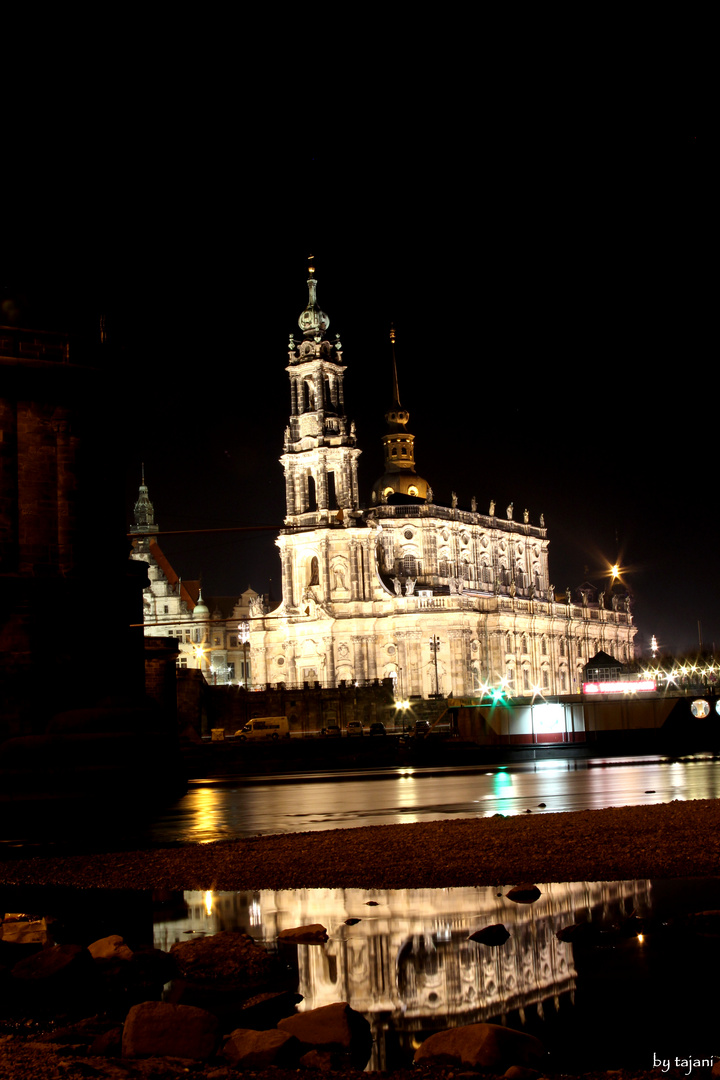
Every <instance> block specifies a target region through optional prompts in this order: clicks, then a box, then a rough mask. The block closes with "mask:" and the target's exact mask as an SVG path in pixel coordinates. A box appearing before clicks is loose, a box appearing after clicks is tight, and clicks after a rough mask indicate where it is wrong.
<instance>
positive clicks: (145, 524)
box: [132, 462, 158, 533]
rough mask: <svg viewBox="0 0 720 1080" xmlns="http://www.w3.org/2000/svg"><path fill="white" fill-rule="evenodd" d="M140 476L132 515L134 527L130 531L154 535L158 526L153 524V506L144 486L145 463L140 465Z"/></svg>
mask: <svg viewBox="0 0 720 1080" xmlns="http://www.w3.org/2000/svg"><path fill="white" fill-rule="evenodd" d="M140 476H141V480H140V490H139V491H138V499H137V502H136V503H135V511H134V514H133V516H134V518H135V526H134V528H133V530H132V531H133V532H135V533H156V532H158V526H157V525H156V524H155V511H154V509H153V504H152V503H151V502H150V496H149V495H148V489H147V487H146V486H145V462H143V463H142V466H141V469H140Z"/></svg>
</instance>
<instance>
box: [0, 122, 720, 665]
mask: <svg viewBox="0 0 720 1080" xmlns="http://www.w3.org/2000/svg"><path fill="white" fill-rule="evenodd" d="M598 116H599V113H596V115H595V117H594V119H593V120H592V122H589V123H586V124H585V125H578V124H577V118H578V117H577V114H576V115H574V116H566V117H560V118H558V117H555V118H554V119H553V120H552V122H549V121H548V120H547V118H545V117H543V115H542V111H541V110H538V111H535V112H528V113H527V115H526V116H525V117H524V119H523V122H522V123H521V124H518V123H514V124H509V125H508V124H505V123H503V122H502V120H501V119H499V118H498V119H496V120H495V121H494V122H493V123H490V124H486V123H483V124H479V123H478V124H472V123H469V122H468V119H469V117H468V114H467V113H466V114H464V115H463V116H461V117H454V118H453V117H450V118H449V119H448V120H447V122H446V123H445V124H443V125H442V126H441V127H437V125H436V124H435V125H430V127H431V130H430V131H429V130H428V128H427V126H426V125H425V124H420V123H418V122H416V119H417V118H415V120H413V119H412V118H411V119H408V120H407V123H403V121H402V117H401V116H399V115H398V116H396V117H395V127H394V130H393V132H392V133H390V132H389V131H387V133H386V134H385V135H381V134H380V133H379V132H378V130H377V129H375V128H373V127H372V126H367V125H365V124H363V123H360V122H359V121H358V122H356V123H355V124H354V126H352V125H351V126H350V127H348V129H347V130H346V131H344V133H343V138H342V139H341V140H335V141H333V140H328V139H326V138H324V137H321V135H320V134H319V128H322V126H323V125H322V122H321V121H320V120H318V130H316V131H315V133H314V134H313V132H312V131H310V132H308V131H307V130H304V129H302V125H300V124H299V125H298V128H297V130H296V132H295V134H294V135H287V136H286V135H285V134H283V135H279V134H278V136H277V138H274V137H273V132H272V130H270V129H268V127H267V125H265V126H263V127H262V131H261V133H258V132H260V127H258V132H255V133H248V132H245V134H244V135H243V134H242V131H241V128H242V125H240V126H239V127H238V128H235V129H233V130H231V131H230V132H228V131H227V130H225V129H224V128H222V126H221V122H220V119H218V118H213V117H209V118H208V120H207V123H206V124H205V125H204V126H202V127H199V126H197V125H195V126H194V127H193V128H192V131H191V132H190V133H188V130H187V129H186V128H185V127H184V126H183V124H182V123H181V120H180V118H179V115H176V114H175V113H171V114H168V116H165V117H163V116H156V115H153V116H148V115H142V116H141V117H138V115H137V113H131V112H129V113H128V114H127V115H125V114H124V113H123V111H122V108H121V107H120V106H119V105H118V106H117V109H116V110H115V111H113V113H112V116H111V117H110V118H109V119H108V118H106V121H105V122H104V124H103V125H101V126H100V128H98V129H97V130H96V129H94V128H91V127H90V126H89V125H82V124H80V125H79V126H76V127H73V126H72V125H70V127H69V128H68V126H67V125H65V126H63V125H62V124H60V123H59V118H58V117H53V115H52V114H51V115H50V116H49V118H48V117H46V118H45V122H44V124H43V126H42V128H41V131H40V132H39V133H38V132H36V133H34V137H33V139H32V140H30V139H28V143H27V149H28V150H29V149H30V144H31V143H32V148H33V149H32V153H29V156H25V157H23V160H24V162H25V165H24V167H23V168H21V169H20V170H19V172H18V174H17V175H16V176H14V177H13V180H12V187H11V190H10V192H9V194H8V193H6V195H5V226H6V227H5V244H4V246H3V249H2V262H1V265H0V269H1V275H0V294H1V295H0V301H2V302H4V304H5V308H4V316H3V319H2V321H12V320H15V321H17V322H18V324H19V325H31V324H34V325H43V326H46V327H53V328H69V329H71V330H72V331H73V332H74V333H76V335H78V336H79V337H80V338H82V337H85V338H87V337H89V336H90V335H92V334H93V333H94V327H95V326H96V324H97V320H98V317H99V314H100V313H101V312H104V313H105V315H106V317H107V326H108V332H109V334H110V336H111V338H112V340H113V342H114V345H115V347H116V349H117V352H116V358H117V359H116V362H117V365H118V380H119V381H121V380H131V382H132V385H133V388H134V389H133V394H132V399H133V401H132V404H131V405H130V406H129V407H128V409H127V417H126V423H124V425H123V427H124V436H123V438H124V442H125V447H124V450H125V456H126V461H127V478H126V489H125V491H124V492H119V493H118V498H120V499H123V498H124V500H125V505H126V514H127V521H128V524H129V523H130V521H131V519H132V505H133V502H134V499H135V497H136V494H137V486H138V483H139V480H140V467H141V462H144V463H145V473H146V480H147V483H148V486H149V490H150V497H151V499H152V500H153V502H154V505H155V512H156V520H157V521H158V523H159V525H160V528H161V529H167V530H172V529H197V530H203V529H210V528H226V527H234V526H245V525H271V526H274V527H276V528H279V527H280V526H281V524H282V518H283V514H284V481H283V474H282V469H281V467H280V465H279V463H278V458H279V456H280V454H281V452H282V438H283V431H284V428H285V425H286V423H287V417H288V412H289V384H288V379H287V374H286V372H285V366H286V364H287V340H288V335H289V333H291V332H295V333H296V334H297V333H298V328H297V318H298V315H299V313H300V311H301V310H302V309H303V307H304V306H305V303H306V300H307V288H306V285H305V281H306V277H307V272H306V268H307V265H308V255H309V254H312V255H313V256H314V260H313V264H314V265H315V266H316V269H317V273H316V277H317V279H318V300H319V303H320V305H321V307H322V308H323V310H324V311H326V312H327V314H328V315H329V317H330V333H331V334H334V333H336V332H339V333H340V334H341V339H342V342H343V346H344V360H345V363H346V364H347V372H346V376H345V400H346V406H347V413H348V417H349V419H351V420H355V422H356V425H357V432H358V438H359V445H360V447H361V449H362V451H363V454H362V457H361V464H360V477H361V487H362V497H363V499H364V500H366V501H367V500H368V499H369V489H370V487H371V485H372V483H373V481H374V480H375V479H376V477H377V476H378V475H380V473H381V472H382V471H383V463H382V450H381V445H380V435H381V433H382V431H383V428H384V420H383V414H384V412H385V411H386V409H387V408H388V407H389V405H390V400H391V369H390V349H389V343H388V330H389V326H390V323H391V322H393V323H394V325H395V328H396V333H397V346H396V355H397V362H398V373H399V381H400V396H401V400H402V404H403V406H404V407H405V408H406V409H408V410H409V412H410V423H409V430H410V431H411V432H412V433H413V434H414V435H415V436H416V443H415V447H416V462H417V470H418V472H419V473H420V474H421V475H423V476H425V477H426V478H427V479H428V481H429V482H430V484H431V486H432V488H433V492H434V496H435V501H436V502H438V503H441V504H446V505H449V504H450V498H451V492H452V491H456V492H457V495H458V499H459V505H460V507H466V508H468V509H469V505H470V500H471V498H472V496H476V497H477V500H478V507H479V509H480V511H481V512H486V511H487V507H488V504H489V502H490V499H495V501H496V503H497V507H498V511H499V512H500V513H501V514H502V513H504V508H505V507H506V506H507V504H508V503H509V502H510V501H513V502H514V506H515V516H516V517H520V518H521V515H522V511H523V509H524V508H525V507H527V508H528V510H529V512H530V520H531V521H532V522H535V523H537V521H538V519H539V515H540V513H541V512H543V513H544V515H545V521H546V524H547V527H548V535H549V538H550V571H551V580H552V582H553V583H554V584H555V586H556V589H557V590H558V591H559V592H564V591H565V588H566V586H567V585H573V586H575V585H577V584H579V583H580V582H581V581H583V580H586V579H589V580H591V581H593V582H596V583H598V584H600V583H601V582H602V581H603V576H602V575H603V574H604V573H606V572H607V570H608V569H609V566H610V565H611V564H612V563H613V562H616V561H618V562H619V563H620V564H621V566H622V567H623V568H625V573H624V577H623V580H624V581H625V583H626V585H627V587H628V589H629V590H630V592H631V593H632V594H633V596H634V598H635V603H634V614H635V619H636V623H637V625H638V626H639V628H640V632H639V634H638V639H637V640H638V642H639V644H640V645H641V646H642V647H643V650H644V654H645V655H647V649H648V646H649V642H650V637H651V635H653V634H655V635H656V636H657V639H658V641H659V643H660V644H661V646H663V647H665V648H666V649H668V650H672V651H681V650H689V649H693V648H694V647H696V646H697V641H698V626H697V624H698V620H700V621H701V623H702V634H703V641H704V644H705V646H706V647H708V648H711V647H712V646H713V644H714V643H716V644H717V646H718V647H719V648H720V608H719V604H718V601H719V599H720V596H719V593H720V587H719V578H720V574H719V573H718V564H717V525H718V515H717V509H716V504H717V490H718V469H717V452H716V443H717V439H716V435H715V430H716V425H717V419H716V412H717V407H716V401H715V398H716V394H715V390H716V387H717V375H716V368H717V341H716V335H715V334H714V333H712V334H711V326H712V328H713V329H714V326H715V324H716V320H711V315H710V311H711V287H712V286H713V284H714V278H715V277H716V269H715V264H714V260H713V261H711V256H710V251H711V245H712V249H713V252H714V251H715V250H716V244H714V243H712V236H711V230H710V226H709V222H710V221H711V220H712V219H713V217H714V214H715V211H714V198H713V199H711V196H710V191H711V173H714V165H713V167H712V169H711V162H714V159H715V148H714V146H713V152H712V153H710V151H709V149H708V140H707V135H706V133H705V131H704V130H703V127H702V124H701V123H699V122H698V121H697V119H696V117H695V116H694V115H693V114H692V113H687V114H682V113H681V112H680V111H674V110H672V109H668V110H665V111H661V113H660V114H658V115H657V116H654V117H652V119H650V120H648V118H647V117H642V116H635V117H633V118H631V119H629V118H627V117H624V118H623V122H622V123H621V124H614V123H613V122H612V120H611V119H608V118H604V119H603V120H602V121H601V120H600V119H598ZM225 118H227V114H225ZM436 119H437V117H436ZM356 120H357V118H356ZM303 131H304V133H303ZM190 135H191V136H192V137H190ZM38 142H39V143H40V144H41V145H42V147H43V154H42V155H41V154H40V152H39V151H38V149H37V144H38ZM313 142H317V144H318V148H317V149H316V148H314V147H313V146H309V144H311V143H313ZM41 158H42V160H43V161H44V165H43V167H40V161H41ZM713 179H714V176H713ZM712 187H713V189H714V188H715V184H714V183H713V184H712ZM713 301H714V295H713ZM161 542H162V544H163V547H164V549H165V550H166V552H167V554H168V555H169V557H170V559H171V561H172V562H173V564H174V565H175V567H176V569H177V570H178V572H179V573H180V574H181V575H182V576H183V577H186V578H192V577H197V576H199V575H202V580H203V585H204V589H205V591H206V593H208V594H216V595H220V594H234V595H236V596H239V594H240V592H241V591H243V590H244V589H245V588H246V586H247V585H248V584H250V585H252V586H253V587H254V588H255V589H257V590H258V591H267V590H268V589H270V591H271V592H272V593H273V594H274V595H275V596H276V598H279V590H280V572H279V565H280V564H279V559H278V558H277V555H276V548H275V545H274V534H273V531H268V532H260V533H247V534H243V533H225V534H220V535H218V534H203V533H202V531H199V532H198V533H197V534H195V535H193V536H190V537H183V538H179V537H176V538H173V537H167V538H165V539H164V540H162V541H161ZM270 579H272V583H270ZM604 580H605V581H607V578H605V579H604Z"/></svg>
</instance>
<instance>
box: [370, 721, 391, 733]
mask: <svg viewBox="0 0 720 1080" xmlns="http://www.w3.org/2000/svg"><path fill="white" fill-rule="evenodd" d="M368 735H387V731H386V730H385V725H384V724H383V722H382V720H373V722H372V724H371V725H370V730H369V731H368Z"/></svg>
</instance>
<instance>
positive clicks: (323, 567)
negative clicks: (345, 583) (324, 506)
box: [320, 540, 335, 685]
mask: <svg viewBox="0 0 720 1080" xmlns="http://www.w3.org/2000/svg"><path fill="white" fill-rule="evenodd" d="M329 546H330V545H329V544H328V541H327V540H324V541H323V542H322V544H321V546H320V579H321V581H322V587H323V600H324V601H325V603H327V602H328V601H329V600H330V558H329ZM333 685H335V684H334V683H333Z"/></svg>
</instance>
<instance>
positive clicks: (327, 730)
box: [320, 724, 341, 739]
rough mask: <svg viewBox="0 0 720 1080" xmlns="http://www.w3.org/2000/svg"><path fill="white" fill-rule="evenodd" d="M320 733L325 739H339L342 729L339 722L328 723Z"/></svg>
mask: <svg viewBox="0 0 720 1080" xmlns="http://www.w3.org/2000/svg"><path fill="white" fill-rule="evenodd" d="M320 734H321V735H322V737H323V738H324V739H339V738H340V735H341V731H340V728H339V727H338V726H337V724H328V725H327V727H324V728H322V729H321V731H320Z"/></svg>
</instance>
